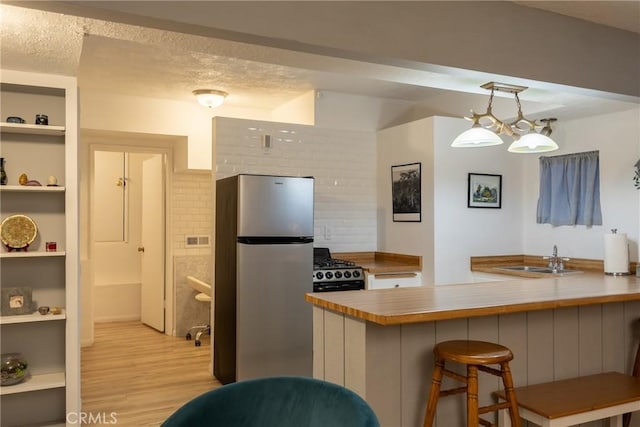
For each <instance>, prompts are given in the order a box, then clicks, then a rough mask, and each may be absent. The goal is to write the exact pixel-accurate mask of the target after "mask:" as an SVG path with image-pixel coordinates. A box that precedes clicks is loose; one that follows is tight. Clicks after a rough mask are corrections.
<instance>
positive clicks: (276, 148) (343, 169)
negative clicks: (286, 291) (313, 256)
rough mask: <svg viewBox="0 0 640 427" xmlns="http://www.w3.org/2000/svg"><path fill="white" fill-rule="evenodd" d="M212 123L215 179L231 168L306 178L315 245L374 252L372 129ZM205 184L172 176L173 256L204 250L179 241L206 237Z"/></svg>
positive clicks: (194, 176)
mask: <svg viewBox="0 0 640 427" xmlns="http://www.w3.org/2000/svg"><path fill="white" fill-rule="evenodd" d="M215 129H216V179H219V178H223V177H227V176H231V175H235V174H238V173H255V174H271V175H291V176H313V177H315V246H326V247H329V248H330V249H331V250H332V251H333V252H347V251H370V250H376V189H375V167H376V165H375V156H376V154H375V133H374V132H363V131H346V130H332V129H319V128H316V127H313V126H302V125H289V124H282V123H274V122H262V121H253V120H242V119H229V118H220V117H218V118H216V126H215ZM283 130H286V131H288V133H284V132H281V131H283ZM292 132H293V133H292ZM263 134H269V135H271V136H272V148H271V149H269V150H266V149H263V148H262V146H261V137H262V135H263ZM390 173H391V172H389V174H390ZM389 179H391V178H390V177H389ZM211 184H212V183H211V177H210V174H208V173H204V172H181V173H176V174H174V176H173V187H172V191H173V195H172V215H173V232H174V235H173V239H174V242H173V246H174V256H181V255H209V254H211V249H210V248H186V247H185V237H186V236H187V235H208V236H211V220H212V219H211V209H212V203H211V191H212V190H211ZM327 227H328V234H329V235H330V236H327V237H330V238H329V239H325V229H326V228H327Z"/></svg>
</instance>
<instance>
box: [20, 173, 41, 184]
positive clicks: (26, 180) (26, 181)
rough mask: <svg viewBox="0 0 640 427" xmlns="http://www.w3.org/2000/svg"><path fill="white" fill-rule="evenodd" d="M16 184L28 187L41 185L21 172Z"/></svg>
mask: <svg viewBox="0 0 640 427" xmlns="http://www.w3.org/2000/svg"><path fill="white" fill-rule="evenodd" d="M18 184H20V185H26V186H29V187H40V186H41V185H42V184H40V181H37V180H35V179H29V178H28V177H27V174H26V173H23V174H21V175H20V176H19V177H18Z"/></svg>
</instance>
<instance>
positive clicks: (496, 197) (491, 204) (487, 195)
mask: <svg viewBox="0 0 640 427" xmlns="http://www.w3.org/2000/svg"><path fill="white" fill-rule="evenodd" d="M467 207H470V208H493V209H500V208H501V207H502V175H490V174H485V173H470V174H469V186H468V188H467Z"/></svg>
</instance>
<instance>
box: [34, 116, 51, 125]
mask: <svg viewBox="0 0 640 427" xmlns="http://www.w3.org/2000/svg"><path fill="white" fill-rule="evenodd" d="M36 124H37V125H48V124H49V116H47V115H46V114H36Z"/></svg>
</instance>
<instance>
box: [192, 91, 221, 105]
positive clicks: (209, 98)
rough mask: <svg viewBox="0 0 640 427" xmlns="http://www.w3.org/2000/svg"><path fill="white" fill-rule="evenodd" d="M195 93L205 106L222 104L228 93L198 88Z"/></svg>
mask: <svg viewBox="0 0 640 427" xmlns="http://www.w3.org/2000/svg"><path fill="white" fill-rule="evenodd" d="M193 94H194V95H195V97H196V99H197V100H198V102H199V103H200V105H202V106H203V107H208V108H215V107H219V106H221V105H222V103H223V102H224V99H225V98H226V97H227V95H228V93H227V92H223V91H221V90H214V89H198V90H194V91H193Z"/></svg>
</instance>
